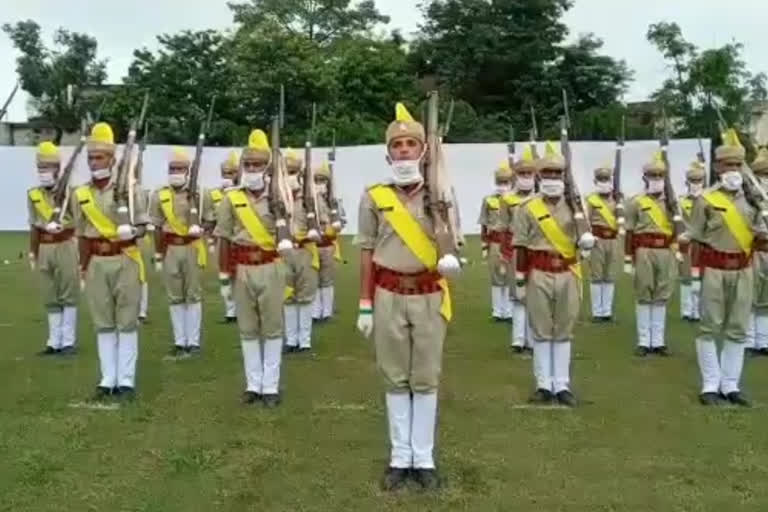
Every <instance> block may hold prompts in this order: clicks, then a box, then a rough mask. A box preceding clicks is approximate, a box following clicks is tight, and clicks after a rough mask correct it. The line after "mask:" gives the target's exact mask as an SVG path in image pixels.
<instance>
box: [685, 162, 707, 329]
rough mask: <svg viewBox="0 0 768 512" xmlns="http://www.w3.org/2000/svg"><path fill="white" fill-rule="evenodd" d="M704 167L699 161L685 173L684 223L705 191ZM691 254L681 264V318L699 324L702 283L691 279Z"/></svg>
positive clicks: (688, 220)
mask: <svg viewBox="0 0 768 512" xmlns="http://www.w3.org/2000/svg"><path fill="white" fill-rule="evenodd" d="M704 178H705V171H704V166H703V165H702V164H701V163H700V162H699V161H698V160H697V161H695V162H693V163H691V166H690V168H689V169H688V171H687V172H686V173H685V186H686V188H687V193H686V194H685V195H684V196H683V197H681V198H680V211H681V212H682V214H683V221H684V222H685V223H686V225H687V224H688V223H690V221H691V212H692V211H693V203H694V202H695V201H696V198H697V197H699V196H700V195H701V193H702V192H703V191H704ZM690 269H691V254H690V251H686V252H685V253H684V254H683V261H682V262H681V263H680V316H681V317H682V319H683V320H686V321H689V322H698V321H699V319H700V315H699V298H700V297H701V281H700V280H698V279H697V280H696V281H694V280H693V279H691V278H690V277H688V276H690V275H691V270H690Z"/></svg>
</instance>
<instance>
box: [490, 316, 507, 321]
mask: <svg viewBox="0 0 768 512" xmlns="http://www.w3.org/2000/svg"><path fill="white" fill-rule="evenodd" d="M491 320H493V321H494V322H503V321H504V319H503V318H501V317H500V316H492V317H491Z"/></svg>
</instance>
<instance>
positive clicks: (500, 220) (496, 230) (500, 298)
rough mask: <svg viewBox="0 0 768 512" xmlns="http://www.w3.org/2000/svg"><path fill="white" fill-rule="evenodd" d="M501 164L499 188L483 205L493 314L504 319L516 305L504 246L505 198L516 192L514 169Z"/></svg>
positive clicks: (497, 176)
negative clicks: (514, 190)
mask: <svg viewBox="0 0 768 512" xmlns="http://www.w3.org/2000/svg"><path fill="white" fill-rule="evenodd" d="M504 164H506V165H503V164H502V165H500V166H499V167H498V168H497V169H496V171H495V172H494V183H495V186H496V190H495V191H494V193H493V194H491V195H489V196H486V197H484V198H483V203H482V205H481V206H480V218H479V219H478V220H477V223H478V224H480V237H481V239H482V242H483V245H482V251H483V258H484V259H486V260H487V262H488V270H489V272H490V277H491V316H492V317H493V319H494V320H496V321H498V322H500V321H503V320H507V319H511V318H512V304H511V303H510V300H509V288H508V287H507V284H508V276H507V262H506V260H505V258H504V256H503V255H502V253H501V251H502V247H503V245H504V241H505V238H506V236H507V230H506V226H505V225H504V215H503V214H502V212H503V211H504V210H505V197H506V196H507V195H509V193H510V192H511V191H512V177H513V174H512V169H511V168H510V167H509V162H508V161H506V160H505V161H504Z"/></svg>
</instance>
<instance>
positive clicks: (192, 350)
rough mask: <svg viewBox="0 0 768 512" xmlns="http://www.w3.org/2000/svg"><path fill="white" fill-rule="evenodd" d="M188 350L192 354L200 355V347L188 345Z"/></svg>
mask: <svg viewBox="0 0 768 512" xmlns="http://www.w3.org/2000/svg"><path fill="white" fill-rule="evenodd" d="M186 352H187V354H189V355H190V356H199V355H200V347H187V349H186Z"/></svg>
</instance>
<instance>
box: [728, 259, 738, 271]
mask: <svg viewBox="0 0 768 512" xmlns="http://www.w3.org/2000/svg"><path fill="white" fill-rule="evenodd" d="M739 267H740V265H739V260H738V258H726V260H725V268H727V269H728V270H735V269H738V268H739Z"/></svg>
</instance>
